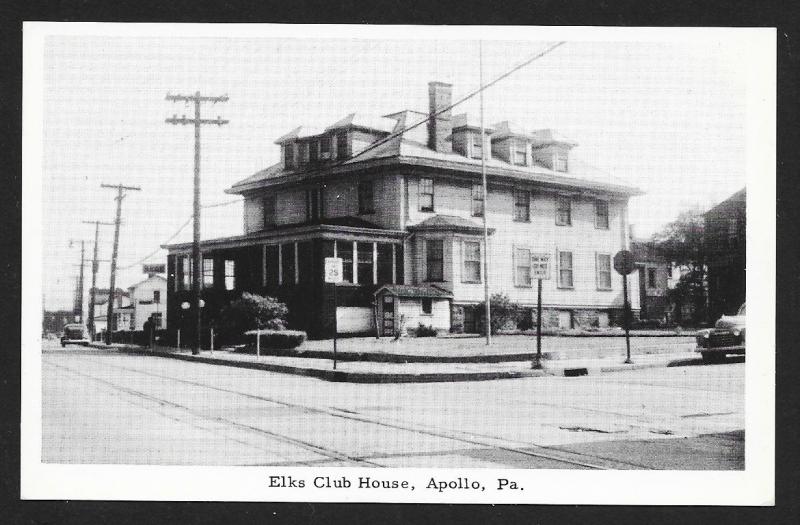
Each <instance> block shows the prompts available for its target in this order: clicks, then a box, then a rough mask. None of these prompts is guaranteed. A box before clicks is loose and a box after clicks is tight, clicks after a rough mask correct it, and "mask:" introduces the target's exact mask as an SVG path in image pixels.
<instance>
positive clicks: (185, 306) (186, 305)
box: [178, 301, 191, 350]
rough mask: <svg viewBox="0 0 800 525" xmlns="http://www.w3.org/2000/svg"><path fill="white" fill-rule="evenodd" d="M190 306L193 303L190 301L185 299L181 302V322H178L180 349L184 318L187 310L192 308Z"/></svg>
mask: <svg viewBox="0 0 800 525" xmlns="http://www.w3.org/2000/svg"><path fill="white" fill-rule="evenodd" d="M190 306H191V305H190V304H189V301H183V302H182V303H181V310H182V311H181V322H180V323H178V350H180V348H181V327H183V318H184V315H185V312H186V311H187V310H188V309H189V308H190Z"/></svg>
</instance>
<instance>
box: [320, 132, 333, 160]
mask: <svg viewBox="0 0 800 525" xmlns="http://www.w3.org/2000/svg"><path fill="white" fill-rule="evenodd" d="M319 158H320V159H322V160H328V159H330V158H331V138H330V136H327V137H322V138H320V139H319Z"/></svg>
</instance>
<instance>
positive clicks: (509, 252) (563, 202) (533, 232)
mask: <svg viewBox="0 0 800 525" xmlns="http://www.w3.org/2000/svg"><path fill="white" fill-rule="evenodd" d="M428 88H429V89H428V91H429V101H430V104H429V111H428V112H416V111H410V110H404V111H399V112H396V113H389V114H387V115H384V116H381V117H372V116H364V115H359V114H350V115H348V116H346V117H344V118H343V119H341V120H339V121H338V122H335V123H333V124H331V125H330V126H328V127H327V128H325V129H308V128H305V127H298V128H296V129H294V130H292V131H290V132H289V133H287V134H285V135H284V136H282V137H280V138H279V139H277V140H276V141H275V143H276V144H277V145H278V146H279V147H280V148H281V161H280V162H279V163H277V164H275V165H273V166H270V167H268V168H266V169H264V170H262V171H259V172H257V173H255V174H253V175H252V176H250V177H248V178H245V179H243V180H240V181H239V182H236V183H235V184H233V185H232V186H231V187H230V188H229V189H228V190H226V191H227V193H231V194H236V195H241V196H242V197H243V198H244V217H243V229H244V231H243V233H242V234H241V235H237V236H233V237H226V238H219V239H211V240H206V241H203V242H202V245H201V250H202V253H203V267H202V285H203V291H202V294H203V299H204V301H205V307H204V315H205V316H206V317H207V320H212V319H213V318H214V316H215V315H216V312H218V311H219V309H220V308H221V307H222V306H223V305H224V304H226V303H227V302H228V301H230V300H231V299H232V298H234V297H236V296H238V295H239V294H241V292H242V291H251V292H254V293H259V294H266V295H271V296H275V297H277V298H279V299H280V300H282V301H284V302H285V303H286V304H287V306H288V307H289V311H290V314H289V322H290V324H291V325H292V326H293V327H295V328H299V329H304V330H307V331H308V332H309V334H310V335H311V336H312V337H324V336H330V335H331V334H332V331H333V321H334V316H336V319H337V324H338V329H339V332H341V333H366V332H371V331H374V329H375V326H376V324H377V325H378V327H379V328H380V331H381V332H382V333H384V334H389V333H392V332H393V331H394V330H396V329H398V328H399V327H401V326H403V327H405V328H415V327H417V326H418V325H420V324H422V325H426V326H432V327H433V328H436V329H439V330H449V331H454V332H462V331H468V332H469V331H477V330H478V329H479V326H480V323H481V315H482V314H481V312H482V310H481V309H480V308H478V307H477V306H478V305H479V303H481V302H482V301H483V298H484V284H483V281H484V278H485V276H484V269H483V266H482V263H481V261H482V255H483V253H484V250H487V251H488V258H489V283H490V287H491V291H492V293H504V294H506V295H507V296H508V297H509V298H510V299H511V300H512V301H513V302H515V303H518V304H520V305H522V306H523V307H528V308H532V307H533V306H535V304H536V282H535V280H532V279H531V254H536V253H547V254H550V255H551V259H552V261H553V263H554V264H553V268H552V278H551V279H550V280H546V281H544V285H543V303H544V315H543V323H544V325H545V326H548V325H555V326H562V327H570V326H575V325H582V326H588V325H595V326H597V325H599V326H602V325H606V324H608V323H609V322H614V320H615V319H616V318H618V317H619V316H620V313H621V309H622V304H623V299H622V280H621V277H620V276H619V275H617V274H616V273H615V272H614V271H613V269H612V261H611V260H612V257H613V256H614V254H615V253H616V252H617V251H619V250H621V249H624V248H627V247H628V234H627V231H628V225H627V206H628V199H629V198H630V197H631V196H634V195H637V194H639V193H640V191H639V190H637V189H635V188H633V187H630V186H628V185H625V184H622V183H619V182H613V181H611V179H610V178H609V176H608V175H607V174H606V173H604V172H600V171H599V170H596V169H593V168H591V167H589V166H586V165H582V164H580V163H578V162H577V161H573V160H572V159H571V158H570V151H571V150H572V149H573V148H574V147H576V146H577V144H576V143H575V142H573V141H571V140H569V139H567V138H565V137H563V136H561V135H559V134H558V133H557V132H555V131H553V130H550V129H538V130H533V131H529V130H525V129H522V128H519V127H517V126H515V125H513V124H511V123H510V122H501V123H498V124H496V125H494V126H492V127H491V129H488V128H487V133H486V138H485V140H481V134H480V128H479V127H478V126H477V125H476V123H475V121H474V119H473V118H471V117H469V116H468V115H466V114H459V115H451V112H450V111H444V112H442V113H439V114H438V115H435V116H433V115H434V113H436V112H437V111H439V110H441V109H444V108H446V107H448V106H450V104H451V97H452V87H451V86H450V85H449V84H444V83H441V82H431V83H430V84H429V86H428ZM418 122H425V124H424V125H420V126H417V127H413V129H407V128H410V127H411V126H413V125H414V124H416V123H418ZM404 130H406V131H404ZM401 132H402V133H401ZM483 152H486V154H487V160H486V171H487V177H488V198H487V199H486V200H485V201H484V198H483V193H482V186H481V155H482V154H483ZM484 213H486V214H487V223H488V226H489V237H488V238H489V241H488V246H484V241H483V227H482V224H483V223H482V221H483V214H484ZM165 247H166V248H167V249H168V250H169V255H168V283H167V285H168V301H167V303H168V312H169V314H168V316H167V318H168V319H169V323H170V326H171V327H172V328H175V327H177V325H176V324H175V323H180V322H181V313H182V312H181V311H180V306H179V305H180V304H181V303H182V302H184V301H188V300H189V298H190V296H191V290H190V286H191V264H192V263H191V244H189V243H186V244H174V245H169V246H165ZM333 256H336V257H340V258H342V259H343V261H344V282H343V283H341V284H339V285H338V288H337V295H338V300H337V303H338V307H337V308H334V305H333V293H332V287H331V286H332V285H329V284H325V283H324V282H323V266H324V258H325V257H333ZM636 280H637V276H636V275H633V276H631V283H630V284H631V290H637V289H638V283H637V281H636ZM631 295H632V297H631V299H632V307H633V309H634V311H637V310H638V307H639V306H638V302H639V301H638V297H637V294H635V293H634V294H631Z"/></svg>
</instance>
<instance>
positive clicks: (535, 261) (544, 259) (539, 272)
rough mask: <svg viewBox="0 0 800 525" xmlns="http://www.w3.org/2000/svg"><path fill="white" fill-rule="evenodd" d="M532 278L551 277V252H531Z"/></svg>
mask: <svg viewBox="0 0 800 525" xmlns="http://www.w3.org/2000/svg"><path fill="white" fill-rule="evenodd" d="M531 279H545V280H546V279H550V254H549V253H532V254H531Z"/></svg>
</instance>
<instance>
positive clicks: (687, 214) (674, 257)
mask: <svg viewBox="0 0 800 525" xmlns="http://www.w3.org/2000/svg"><path fill="white" fill-rule="evenodd" d="M704 233H705V221H704V217H703V214H702V212H701V211H700V210H687V211H683V212H681V213H680V214H678V217H677V219H675V220H674V221H672V222H671V223H669V224H667V225H666V226H665V227H664V229H663V230H662V231H660V232H658V233H656V234H655V235H653V238H652V241H653V243H654V244H655V246H656V249H657V250H658V253H659V254H660V255H662V256H663V257H664V258H665V259H666V260H667V261H669V262H671V263H675V264H677V265H678V266H682V267H686V268H688V270H689V271H688V272H687V273H686V274H685V275H683V276H681V278H680V281H679V283H678V285H677V286H676V287H675V289H674V290H670V292H669V299H670V300H671V302H672V303H673V304H675V306H676V316H678V317H679V316H680V315H681V307H682V306H683V305H692V312H693V314H692V319H691V322H692V323H693V324H697V323H701V322H703V321H705V320H706V317H707V308H706V304H707V289H706V275H705V274H706V267H705V265H706V255H707V254H706V246H705V244H704ZM676 320H679V319H676Z"/></svg>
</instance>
